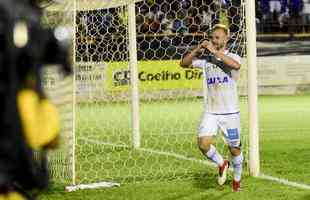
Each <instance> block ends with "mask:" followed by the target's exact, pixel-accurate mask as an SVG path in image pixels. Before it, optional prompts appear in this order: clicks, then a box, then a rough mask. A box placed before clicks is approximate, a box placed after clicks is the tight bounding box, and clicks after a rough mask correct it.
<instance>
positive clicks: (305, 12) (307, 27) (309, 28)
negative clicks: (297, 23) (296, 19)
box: [302, 0, 310, 32]
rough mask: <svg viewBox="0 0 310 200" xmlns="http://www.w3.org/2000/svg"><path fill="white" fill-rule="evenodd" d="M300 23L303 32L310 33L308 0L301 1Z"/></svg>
mask: <svg viewBox="0 0 310 200" xmlns="http://www.w3.org/2000/svg"><path fill="white" fill-rule="evenodd" d="M302 23H303V26H304V31H305V32H310V0H303V10H302Z"/></svg>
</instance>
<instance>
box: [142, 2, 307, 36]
mask: <svg viewBox="0 0 310 200" xmlns="http://www.w3.org/2000/svg"><path fill="white" fill-rule="evenodd" d="M255 2H256V19H257V21H256V23H257V30H258V32H259V33H277V32H278V33H288V32H293V33H301V32H310V28H309V26H310V0H255ZM241 7H242V1H241V0H178V1H175V0H151V1H148V0H145V1H141V2H139V3H138V4H137V6H136V13H137V17H136V20H137V30H138V32H139V33H142V34H153V33H163V34H170V33H204V32H206V31H207V30H210V27H212V26H213V25H214V24H216V23H218V22H222V23H223V22H224V23H227V24H229V25H230V30H231V32H236V31H238V29H240V26H241V25H242V23H243V22H242V21H241V20H240V19H241V17H240V16H241V13H242V12H243V11H242V8H241Z"/></svg>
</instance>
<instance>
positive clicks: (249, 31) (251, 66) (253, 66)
mask: <svg viewBox="0 0 310 200" xmlns="http://www.w3.org/2000/svg"><path fill="white" fill-rule="evenodd" d="M245 4H246V8H245V10H246V17H245V19H246V39H247V48H246V49H247V66H248V107H249V109H248V110H249V111H248V112H249V170H250V174H251V175H252V176H255V177H257V176H259V174H260V166H259V165H260V164H259V163H260V161H259V127H258V92H257V88H258V81H257V59H256V49H257V48H256V19H255V1H252V0H246V3H245Z"/></svg>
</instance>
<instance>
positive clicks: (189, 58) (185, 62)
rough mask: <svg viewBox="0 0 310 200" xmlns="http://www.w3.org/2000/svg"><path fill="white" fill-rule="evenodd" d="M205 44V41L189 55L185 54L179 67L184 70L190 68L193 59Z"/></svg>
mask: <svg viewBox="0 0 310 200" xmlns="http://www.w3.org/2000/svg"><path fill="white" fill-rule="evenodd" d="M206 42H207V41H203V42H202V43H201V44H199V45H198V46H197V47H196V48H195V49H193V50H192V51H190V52H189V53H187V54H185V56H184V57H183V58H182V60H181V62H180V66H181V67H184V68H191V67H192V62H193V59H194V58H196V57H197V56H199V55H200V54H201V53H202V51H203V48H204V45H205V43H206Z"/></svg>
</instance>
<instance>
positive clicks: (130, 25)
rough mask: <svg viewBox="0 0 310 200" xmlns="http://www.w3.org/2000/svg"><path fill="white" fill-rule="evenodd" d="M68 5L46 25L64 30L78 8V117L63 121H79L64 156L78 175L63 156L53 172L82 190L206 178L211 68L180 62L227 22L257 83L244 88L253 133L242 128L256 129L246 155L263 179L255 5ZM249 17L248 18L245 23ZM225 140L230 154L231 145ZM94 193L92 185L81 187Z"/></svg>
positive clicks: (101, 0) (128, 0) (55, 10)
mask: <svg viewBox="0 0 310 200" xmlns="http://www.w3.org/2000/svg"><path fill="white" fill-rule="evenodd" d="M59 2H60V1H59ZM63 2H64V3H62V4H61V3H55V4H52V5H50V6H49V7H47V13H52V14H51V15H49V17H48V16H47V18H46V19H47V22H48V23H49V24H50V25H52V24H55V23H56V24H57V22H58V24H62V23H63V20H64V18H63V17H62V16H63V14H64V13H67V15H68V10H70V16H71V18H70V20H71V23H72V24H71V25H72V27H73V30H74V34H73V35H74V40H73V68H74V80H73V87H74V88H73V89H72V96H73V97H72V98H73V100H72V102H71V104H70V105H71V106H72V107H71V108H72V110H71V112H72V113H73V116H72V118H71V119H68V118H66V119H67V121H65V122H64V123H71V124H72V126H73V127H72V130H71V131H72V133H73V134H74V136H73V138H71V139H70V143H68V145H69V144H71V143H72V145H73V146H72V148H71V150H70V154H66V156H68V157H69V156H71V158H70V159H68V158H64V159H63V160H66V159H67V161H68V162H70V166H71V167H70V169H69V168H68V169H67V168H66V169H65V168H62V167H63V164H64V162H65V161H63V160H61V161H57V162H52V163H51V164H52V170H53V172H56V173H57V172H58V171H61V170H63V171H67V170H70V173H69V174H70V183H69V184H73V185H78V184H88V183H96V182H102V181H112V182H120V183H123V182H139V181H148V180H152V179H153V180H154V179H156V180H166V179H171V178H179V177H182V178H184V177H186V178H188V177H191V176H194V175H195V173H197V174H202V173H203V172H204V171H205V168H206V166H207V167H208V166H209V163H208V162H206V161H205V159H204V157H203V156H201V155H200V153H199V152H198V150H197V147H196V126H197V123H198V121H199V117H200V115H201V112H202V106H203V100H202V97H204V96H205V90H204V89H203V88H204V86H203V83H202V76H203V72H201V71H199V70H196V69H189V70H184V69H181V68H180V67H179V65H178V63H179V60H180V59H181V57H182V55H183V54H184V53H185V52H186V51H187V50H188V49H190V48H192V47H194V46H195V45H197V44H198V43H199V42H201V41H202V40H204V39H207V38H208V34H209V33H210V32H211V27H212V25H214V24H216V23H218V22H225V23H227V24H228V25H229V26H230V28H231V30H232V39H231V41H230V43H229V48H230V50H231V51H233V52H235V53H239V54H241V55H242V56H244V54H245V53H246V56H245V57H246V59H247V64H246V65H247V66H248V67H247V69H246V70H248V79H246V78H245V79H244V80H247V81H249V83H248V84H246V83H242V86H241V87H242V94H243V95H244V96H247V95H249V96H248V97H245V98H244V99H245V100H244V101H245V103H244V104H245V105H247V102H246V101H249V121H250V122H249V123H250V127H247V126H248V125H247V124H246V123H247V122H245V123H244V125H243V126H244V128H245V130H243V131H244V132H247V131H249V132H252V133H251V134H250V136H248V135H246V134H245V136H244V137H243V138H242V143H243V144H244V146H245V151H248V150H249V155H248V154H247V152H245V154H246V155H245V157H249V160H250V162H249V165H250V172H251V175H253V176H257V175H258V174H259V156H258V138H257V137H258V130H257V129H258V125H257V123H258V121H257V96H256V95H257V90H255V87H257V85H256V84H257V80H256V77H255V73H256V68H255V65H256V63H255V62H256V61H255V54H256V47H255V20H254V21H253V14H254V13H255V12H249V11H247V12H245V9H249V10H251V9H253V7H249V6H250V4H251V1H248V2H244V1H243V0H240V3H236V4H233V3H231V4H229V5H222V3H221V1H218V0H214V1H202V0H191V1H190V0H187V1H182V2H181V1H169V0H161V1H156V0H153V1H146V0H144V1H143V0H136V1H134V0H122V1H118V0H112V1H111V0H110V1H108V0H106V1H105V0H93V1H89V0H75V1H70V0H67V1H63ZM70 2H71V3H70ZM184 2H185V3H184ZM186 2H189V3H186ZM200 2H201V3H200ZM69 5H70V6H69ZM248 7H249V8H248ZM72 9H73V10H72ZM245 13H248V14H247V16H245ZM249 13H251V14H252V16H250V14H249ZM245 18H249V19H248V20H247V21H246V23H247V24H246V26H245V24H244V23H245ZM152 20H153V21H152ZM253 23H254V27H253ZM245 27H246V28H247V30H246V31H245ZM253 28H254V29H253ZM245 32H247V38H245ZM253 34H254V36H253ZM253 38H254V39H253ZM246 42H247V50H246V51H245V43H246ZM253 42H254V44H253ZM250 54H251V55H250ZM246 70H245V73H243V75H244V76H246V75H245V74H246V72H247V71H246ZM252 79H254V80H252ZM247 85H248V94H247V92H246V91H245V90H244V88H246V86H247ZM250 104H251V105H250ZM63 112H65V111H63ZM245 115H246V114H244V116H243V117H244V118H247V117H245ZM70 120H72V121H70ZM69 121H70V122H69ZM247 129H249V130H247ZM248 139H250V140H249V141H248ZM217 142H218V144H219V145H218V147H219V148H220V151H221V152H223V153H226V154H227V152H226V151H227V149H225V148H224V144H223V141H217ZM248 143H249V145H250V147H249V149H247V144H248ZM252 148H255V149H253V150H252ZM60 151H64V150H63V149H61V150H60ZM71 151H72V152H71ZM52 156H53V155H52ZM57 156H58V155H57V154H55V157H56V158H53V159H55V160H57ZM227 156H228V155H225V157H227ZM53 159H52V160H53ZM252 159H254V160H252ZM246 162H247V161H246ZM65 184H66V185H67V184H68V181H66V182H65ZM95 185H96V184H95ZM99 185H112V186H114V185H118V184H110V183H109V182H108V183H106V182H104V183H103V184H99ZM89 187H93V186H89V185H88V186H85V187H84V186H83V187H82V188H89ZM70 190H71V189H70ZM72 190H74V188H72Z"/></svg>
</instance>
